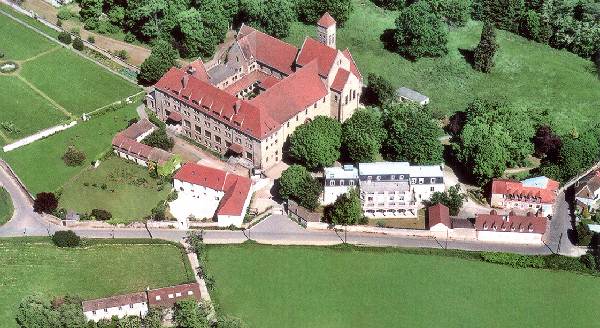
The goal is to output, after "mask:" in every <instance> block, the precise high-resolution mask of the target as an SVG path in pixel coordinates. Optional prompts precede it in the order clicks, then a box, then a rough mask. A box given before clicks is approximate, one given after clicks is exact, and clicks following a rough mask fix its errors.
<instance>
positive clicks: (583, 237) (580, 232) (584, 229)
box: [576, 222, 592, 246]
mask: <svg viewBox="0 0 600 328" xmlns="http://www.w3.org/2000/svg"><path fill="white" fill-rule="evenodd" d="M576 231H577V245H579V246H588V245H589V244H590V242H592V231H590V228H589V227H588V225H587V224H586V223H583V222H579V223H578V224H577V229H576Z"/></svg>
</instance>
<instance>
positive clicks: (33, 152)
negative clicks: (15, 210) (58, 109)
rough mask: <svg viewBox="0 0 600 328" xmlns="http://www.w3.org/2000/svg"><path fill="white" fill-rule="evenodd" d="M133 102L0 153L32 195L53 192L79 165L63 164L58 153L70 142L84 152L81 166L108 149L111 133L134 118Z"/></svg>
mask: <svg viewBox="0 0 600 328" xmlns="http://www.w3.org/2000/svg"><path fill="white" fill-rule="evenodd" d="M137 106H138V104H137V103H133V104H131V105H127V106H125V107H124V108H121V109H119V110H117V111H114V112H108V113H105V114H103V115H101V116H98V117H95V118H92V119H91V120H89V121H86V122H80V123H79V124H77V125H76V126H74V127H72V128H70V129H67V130H65V131H62V132H60V133H57V134H55V135H52V136H50V137H48V138H45V139H42V140H38V141H36V142H34V143H32V144H29V145H27V146H23V147H20V148H17V149H15V150H13V151H10V152H8V153H0V157H2V158H4V159H5V160H6V161H7V162H8V163H9V164H10V165H11V166H12V168H13V169H14V170H15V171H16V173H17V175H18V176H19V178H21V180H22V181H23V182H24V183H25V185H26V186H27V189H28V190H29V191H30V192H31V193H33V194H36V193H38V192H41V191H56V190H58V189H59V188H60V187H62V186H63V185H64V184H65V183H66V182H67V181H68V180H69V179H71V178H72V177H74V176H75V175H76V174H77V173H79V172H81V171H82V170H83V167H69V166H66V165H65V163H64V162H63V160H62V158H61V157H62V155H63V154H64V152H65V151H66V149H67V147H68V146H70V145H75V146H76V147H77V148H78V149H80V150H82V151H84V152H85V153H86V155H87V160H86V162H85V165H86V167H87V165H89V164H88V163H90V162H91V161H92V160H95V159H98V157H99V156H100V155H101V154H103V153H105V152H107V151H109V149H110V147H111V140H112V138H113V137H114V135H115V133H117V132H118V131H120V130H122V129H124V128H125V127H127V122H128V121H129V119H131V118H133V117H136V116H137V114H136V112H135V108H136V107H137Z"/></svg>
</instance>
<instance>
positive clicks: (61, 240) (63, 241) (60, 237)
mask: <svg viewBox="0 0 600 328" xmlns="http://www.w3.org/2000/svg"><path fill="white" fill-rule="evenodd" d="M52 242H53V243H54V245H56V246H58V247H77V246H79V244H81V238H80V237H79V236H78V235H77V234H76V233H75V232H73V231H72V230H60V231H57V232H55V233H54V235H52Z"/></svg>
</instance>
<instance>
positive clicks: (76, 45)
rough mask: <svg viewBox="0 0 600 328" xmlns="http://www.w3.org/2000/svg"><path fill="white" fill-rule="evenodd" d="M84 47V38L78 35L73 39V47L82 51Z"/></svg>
mask: <svg viewBox="0 0 600 328" xmlns="http://www.w3.org/2000/svg"><path fill="white" fill-rule="evenodd" d="M83 48H84V45H83V40H81V38H80V37H76V38H75V40H73V49H75V50H79V51H82V50H83Z"/></svg>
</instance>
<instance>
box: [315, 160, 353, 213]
mask: <svg viewBox="0 0 600 328" xmlns="http://www.w3.org/2000/svg"><path fill="white" fill-rule="evenodd" d="M324 178H325V190H324V192H323V204H324V205H329V204H333V202H335V200H336V199H337V198H338V197H340V196H341V195H343V194H345V193H347V192H348V190H349V187H353V186H357V184H358V169H357V168H356V167H354V166H353V165H344V166H343V167H326V168H325V169H324Z"/></svg>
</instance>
